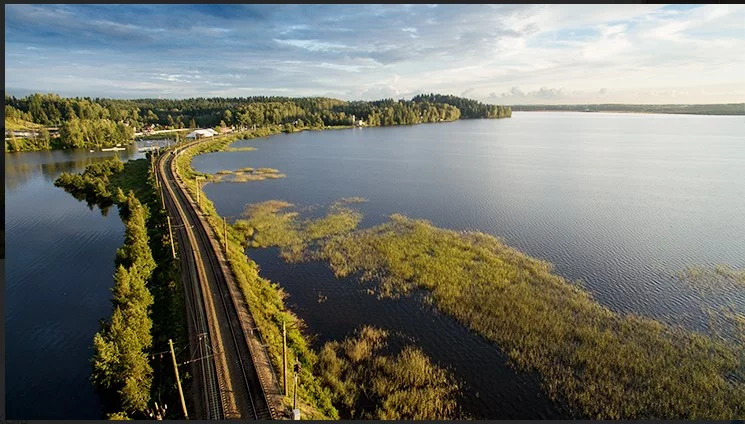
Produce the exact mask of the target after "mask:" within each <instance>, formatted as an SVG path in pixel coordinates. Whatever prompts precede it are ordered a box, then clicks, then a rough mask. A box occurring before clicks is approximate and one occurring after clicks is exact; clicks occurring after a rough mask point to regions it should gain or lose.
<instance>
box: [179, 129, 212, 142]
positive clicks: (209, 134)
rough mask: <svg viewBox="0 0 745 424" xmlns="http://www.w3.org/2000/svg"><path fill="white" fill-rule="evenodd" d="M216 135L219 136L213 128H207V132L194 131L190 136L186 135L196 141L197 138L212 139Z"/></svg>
mask: <svg viewBox="0 0 745 424" xmlns="http://www.w3.org/2000/svg"><path fill="white" fill-rule="evenodd" d="M214 135H217V131H215V130H213V129H212V128H207V129H206V130H203V129H199V130H194V131H192V132H190V133H189V134H186V138H187V139H190V140H194V139H197V138H204V137H212V136H214Z"/></svg>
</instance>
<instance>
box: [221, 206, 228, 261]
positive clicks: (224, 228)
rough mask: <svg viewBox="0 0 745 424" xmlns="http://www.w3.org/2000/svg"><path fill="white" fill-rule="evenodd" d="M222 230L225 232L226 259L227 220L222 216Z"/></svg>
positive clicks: (226, 247)
mask: <svg viewBox="0 0 745 424" xmlns="http://www.w3.org/2000/svg"><path fill="white" fill-rule="evenodd" d="M222 231H223V234H225V260H227V259H228V220H227V218H225V217H224V216H223V217H222Z"/></svg>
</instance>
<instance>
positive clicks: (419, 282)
mask: <svg viewBox="0 0 745 424" xmlns="http://www.w3.org/2000/svg"><path fill="white" fill-rule="evenodd" d="M273 205H275V206H277V205H280V206H281V208H279V209H274V210H273V209H272V208H262V207H259V208H258V209H255V208H254V207H252V206H251V207H249V209H248V210H247V215H248V216H249V221H250V220H251V219H256V218H257V217H259V216H260V217H261V220H262V222H265V223H270V226H271V225H273V224H274V223H276V222H277V221H273V219H278V220H279V221H280V222H281V225H277V226H275V227H273V228H272V231H266V230H264V232H263V233H262V230H261V229H260V228H258V227H254V231H255V233H254V235H253V237H254V239H256V238H257V237H263V238H261V243H260V244H261V245H278V246H280V247H284V246H286V245H287V244H288V240H295V239H296V237H298V236H297V235H296V234H295V233H299V234H301V235H300V236H299V238H300V239H303V236H302V234H303V233H304V231H306V232H307V225H306V226H303V225H302V224H301V223H300V221H299V218H298V217H297V215H296V214H293V213H287V212H282V213H280V212H279V211H280V210H284V209H285V208H286V207H288V204H283V203H281V202H279V201H274V203H273ZM257 212H260V213H257ZM267 214H268V215H271V214H274V215H275V217H274V218H273V217H271V216H267ZM311 228H312V226H311ZM288 229H291V230H292V231H289V230H288ZM298 229H304V231H298ZM321 233H325V236H324V235H322V234H321ZM262 234H263V235H262ZM275 234H278V236H276V238H274V237H275ZM315 235H316V236H322V237H323V239H322V240H320V243H317V246H318V250H316V251H315V252H313V253H311V254H304V255H300V256H299V257H301V258H306V259H307V258H319V259H324V260H327V261H328V262H329V263H330V265H331V267H332V269H333V271H334V273H335V274H336V275H337V276H338V277H344V276H347V275H352V274H353V275H359V277H360V278H361V279H362V280H368V281H369V280H374V281H376V282H378V284H379V287H380V293H381V294H382V295H384V296H397V295H401V294H405V293H407V292H409V291H410V290H412V289H414V288H423V289H426V290H428V291H429V293H430V298H431V300H432V301H433V303H435V304H436V305H437V306H438V308H439V309H440V310H442V311H444V312H445V313H448V314H449V315H452V316H453V317H455V318H456V319H458V320H459V321H460V322H462V323H463V324H464V325H466V326H467V327H469V328H470V329H471V330H473V331H475V332H477V333H478V334H481V335H482V336H484V337H486V338H487V339H489V340H492V341H493V342H495V343H496V344H497V345H499V346H500V347H501V348H502V349H503V350H504V351H505V352H506V353H507V354H508V355H509V357H510V358H511V360H512V362H513V364H514V365H515V366H517V367H519V368H521V369H525V370H535V371H538V372H539V373H540V374H541V375H542V378H543V383H544V386H545V387H546V389H547V391H548V393H549V394H550V395H551V396H552V397H553V398H554V399H557V400H563V401H565V402H566V403H567V404H568V405H569V406H570V407H571V408H572V409H573V410H574V412H575V413H576V415H577V416H584V417H590V418H604V419H619V418H626V419H631V418H676V419H680V418H686V419H695V418H717V419H733V418H739V417H743V416H744V415H745V346H743V344H742V342H741V341H740V342H738V339H730V340H727V341H725V340H717V339H715V338H712V337H709V336H706V335H702V334H699V333H694V332H690V331H686V330H684V329H682V328H679V327H670V326H665V325H663V324H661V323H659V322H657V321H654V320H651V319H647V318H642V317H639V316H636V315H621V314H618V313H615V312H613V311H611V310H609V309H608V308H606V307H604V306H602V305H600V304H599V303H598V302H597V301H595V300H594V299H592V296H591V295H590V294H589V293H588V292H587V291H585V290H583V289H582V288H580V287H579V286H577V285H574V284H571V283H570V282H568V281H566V280H565V279H563V278H562V277H560V276H558V275H556V274H554V273H553V272H552V267H551V265H550V264H549V263H547V262H544V261H540V260H537V259H535V258H531V257H529V256H527V255H525V254H523V253H521V252H519V251H518V250H516V249H514V248H511V247H509V246H506V245H505V244H503V243H502V242H501V241H500V240H499V239H497V238H495V237H493V236H490V235H487V234H483V233H480V232H455V231H451V230H446V229H441V228H437V227H435V226H433V225H432V224H430V223H429V222H427V221H424V220H415V219H410V218H407V217H405V216H402V215H392V216H391V217H390V221H388V222H386V223H384V224H381V225H378V226H375V227H373V228H368V229H362V230H356V231H352V228H349V227H347V228H344V229H343V230H342V231H339V232H331V233H329V232H327V231H321V232H319V233H317V234H315ZM306 237H307V236H306ZM290 245H291V244H290ZM716 272H718V273H719V274H723V273H724V274H725V275H727V276H730V277H731V278H732V281H734V282H738V281H739V275H740V274H737V273H732V272H729V271H726V272H725V270H718V271H716ZM733 284H734V283H733Z"/></svg>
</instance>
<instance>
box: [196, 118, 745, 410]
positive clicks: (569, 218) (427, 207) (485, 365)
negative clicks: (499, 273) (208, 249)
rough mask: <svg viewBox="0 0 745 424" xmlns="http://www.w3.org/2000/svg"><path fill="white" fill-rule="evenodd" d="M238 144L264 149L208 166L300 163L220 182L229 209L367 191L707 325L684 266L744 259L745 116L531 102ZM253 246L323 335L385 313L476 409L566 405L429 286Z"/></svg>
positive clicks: (368, 208)
mask: <svg viewBox="0 0 745 424" xmlns="http://www.w3.org/2000/svg"><path fill="white" fill-rule="evenodd" d="M237 145H239V146H240V145H248V146H255V147H257V148H258V150H257V151H253V152H229V153H228V152H222V153H212V154H208V155H203V156H200V157H197V158H196V159H195V161H194V164H195V167H196V168H197V169H199V170H201V171H205V172H216V171H218V170H221V169H237V168H240V167H244V166H252V167H272V168H278V169H279V170H280V171H281V172H283V173H285V174H287V178H285V179H280V180H265V181H260V182H252V183H244V184H235V183H219V184H210V185H208V186H207V187H205V191H206V193H207V195H208V196H209V197H210V198H211V199H212V200H213V201H214V203H215V206H216V207H217V210H218V212H219V213H220V214H222V215H227V216H229V217H237V216H239V215H240V213H241V211H242V210H243V208H244V206H245V205H246V203H252V202H258V201H263V200H268V199H282V200H287V201H290V202H293V203H295V204H297V205H298V206H302V207H308V206H310V207H313V208H316V209H315V210H313V211H312V212H311V213H323V208H324V207H325V206H327V205H328V204H330V203H331V202H333V201H334V200H336V199H338V198H340V197H346V196H363V197H365V198H368V199H369V202H368V203H365V204H362V205H359V206H360V209H361V210H362V211H363V212H364V213H365V219H364V221H363V222H362V224H361V225H362V226H363V227H366V226H371V225H375V224H377V223H380V222H383V221H385V220H386V217H387V216H388V215H389V214H391V213H397V212H398V213H404V214H406V215H408V216H410V217H416V218H426V219H428V220H430V221H432V222H433V223H434V224H435V225H437V226H441V227H447V228H453V229H477V230H481V231H484V232H488V233H490V234H493V235H496V236H499V237H502V238H503V239H504V240H505V241H506V242H507V243H508V244H510V245H512V246H514V247H517V248H519V249H521V250H522V251H524V252H526V253H528V254H530V255H532V256H536V257H538V258H541V259H545V260H548V261H550V262H552V263H554V264H555V267H556V272H557V273H559V274H561V275H563V276H564V277H566V278H568V279H571V280H582V282H583V283H584V284H585V286H586V287H587V288H588V289H589V290H590V291H591V292H592V293H593V295H594V296H595V297H596V299H598V300H599V301H600V302H601V303H603V304H605V305H608V306H609V307H611V308H612V309H614V310H617V311H620V312H634V313H638V314H643V315H647V316H652V317H655V318H658V319H661V320H664V321H667V322H671V323H679V324H682V325H685V326H688V327H691V328H700V327H701V323H702V321H701V317H702V314H701V312H700V309H699V308H698V306H697V296H696V295H695V293H693V292H692V291H690V290H688V289H687V288H686V287H683V286H681V284H680V283H679V282H677V280H676V279H675V278H673V275H674V274H675V273H677V272H678V271H680V270H682V269H683V268H684V267H686V266H689V265H712V264H719V263H721V264H728V265H731V266H734V267H739V268H743V267H745V119H743V117H710V116H685V115H642V114H588V113H541V112H532V113H531V112H523V113H520V112H517V113H515V114H514V115H513V117H512V118H511V119H502V120H475V121H458V122H454V123H443V124H428V125H418V126H410V127H390V128H365V129H350V130H338V131H325V132H303V133H299V134H289V135H278V136H273V137H270V138H266V139H261V140H251V141H243V142H239V143H238V144H237ZM248 253H249V255H251V257H252V258H254V259H255V260H256V261H257V262H258V263H259V265H260V266H261V268H262V275H264V276H266V277H268V278H270V279H272V280H273V281H277V282H279V283H280V284H281V285H282V286H283V287H285V288H286V289H287V290H288V292H289V293H290V295H291V297H290V299H289V301H290V304H291V305H292V306H293V308H294V309H295V310H296V311H297V313H298V314H299V315H300V316H301V317H302V318H303V319H305V321H306V322H307V324H308V327H309V332H311V333H313V334H315V335H316V343H317V344H320V343H322V342H324V341H327V340H330V339H338V338H342V337H345V336H347V335H349V334H350V333H351V332H352V331H353V330H354V329H355V328H357V327H359V326H360V325H363V324H374V325H377V326H380V327H383V328H386V329H388V330H390V331H391V332H392V333H394V335H395V336H394V340H393V341H392V344H393V345H394V346H397V345H401V344H403V343H416V344H417V345H419V346H420V347H422V349H423V350H425V352H427V353H428V354H429V355H430V356H431V357H432V358H433V359H434V360H435V361H437V362H438V363H439V364H441V365H443V366H447V367H450V368H451V369H452V370H453V372H454V374H455V375H456V377H458V378H459V379H461V380H462V381H463V382H464V386H465V389H464V391H463V399H462V402H461V403H462V405H463V406H464V409H465V411H466V412H467V413H470V414H471V415H472V416H474V417H483V418H538V417H558V416H562V415H563V414H564V413H563V412H561V410H560V408H559V407H557V406H556V405H554V404H553V403H551V402H549V401H547V400H546V397H545V395H544V394H543V393H542V391H541V389H540V386H539V385H538V384H537V382H536V378H535V377H534V376H531V375H526V374H524V373H515V372H513V371H512V370H511V369H510V368H509V366H507V365H506V364H505V358H504V356H503V355H502V354H501V353H500V352H499V351H498V349H497V348H496V347H495V346H494V345H491V344H489V343H487V342H485V341H484V340H482V339H480V338H479V337H476V336H474V335H472V334H470V333H469V332H467V331H465V330H464V329H463V328H462V327H460V326H459V325H458V324H457V323H455V322H453V321H452V320H451V319H449V318H448V317H445V316H442V315H439V314H437V313H436V311H433V310H432V309H431V308H429V307H427V306H425V305H424V304H423V303H422V302H421V301H420V300H419V297H418V296H412V297H410V298H405V299H400V300H386V301H378V300H376V299H375V298H374V297H373V296H370V295H368V294H367V293H366V292H365V291H364V290H363V288H362V287H361V286H360V285H359V284H358V283H357V282H355V281H348V280H337V279H335V278H334V277H333V275H332V274H331V273H330V271H329V269H328V267H327V266H326V265H324V264H320V263H311V264H297V265H287V264H284V263H282V262H281V261H280V260H279V259H278V258H277V254H276V251H274V250H273V249H266V250H251V251H249V252H248ZM319 294H320V295H322V296H327V299H328V300H326V301H325V302H319ZM732 300H733V301H734V302H736V303H737V304H738V305H739V306H740V307H743V305H745V299H743V298H742V296H741V297H740V298H735V299H732Z"/></svg>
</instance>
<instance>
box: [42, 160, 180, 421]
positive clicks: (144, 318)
mask: <svg viewBox="0 0 745 424" xmlns="http://www.w3.org/2000/svg"><path fill="white" fill-rule="evenodd" d="M149 168H150V166H149V163H148V160H147V159H138V160H134V161H129V162H127V163H122V162H121V161H120V160H119V159H118V158H114V159H111V160H106V161H102V162H97V163H93V164H90V165H88V166H87V167H86V168H85V171H83V172H82V173H80V174H72V173H67V172H63V173H62V174H61V175H60V177H59V178H58V179H57V180H56V181H55V185H57V186H59V187H62V188H64V189H65V190H66V191H68V192H70V193H71V194H72V195H73V196H75V197H76V198H77V199H79V200H86V201H87V202H88V203H89V205H93V204H96V205H98V206H99V207H100V208H101V212H102V213H105V211H106V210H107V208H108V207H110V206H111V205H112V204H116V205H117V206H118V207H119V215H120V216H121V218H122V220H123V221H124V224H125V231H124V243H123V244H122V246H121V247H120V248H119V249H118V250H117V252H116V262H115V271H114V286H113V287H112V299H111V301H112V304H113V310H112V315H111V317H110V319H108V320H106V321H102V322H101V328H100V330H99V331H98V332H97V333H96V335H95V336H94V338H93V358H92V359H91V364H92V368H93V369H92V371H93V372H92V375H91V380H92V381H93V383H94V384H95V387H96V388H97V389H98V390H99V392H100V393H101V394H102V395H103V397H102V399H103V400H104V404H105V409H106V412H107V417H108V418H110V419H125V418H127V417H132V418H145V417H146V411H147V410H148V408H150V407H151V406H152V402H153V400H157V401H158V402H160V403H161V404H162V403H163V402H164V401H165V402H167V403H168V404H170V405H177V404H178V396H177V393H176V390H175V381H174V377H173V368H172V366H171V365H170V362H169V361H164V360H163V359H162V358H161V357H159V356H156V355H151V353H152V351H153V350H155V351H163V350H165V349H166V348H167V346H168V344H167V341H168V339H171V338H172V339H174V342H175V343H176V344H177V346H184V345H186V343H187V335H186V323H185V318H186V317H185V313H184V311H185V309H184V303H183V302H184V299H183V293H182V290H181V288H180V285H179V284H177V283H176V281H178V277H179V271H178V268H177V267H176V264H175V262H174V260H173V259H172V256H171V245H170V241H169V238H168V235H167V234H168V230H167V226H166V212H165V210H163V209H162V208H161V207H160V201H159V200H158V197H157V195H156V189H155V186H154V180H153V177H152V174H150V173H149V172H148V170H149ZM125 192H126V193H127V194H126V195H125V194H124V193H125ZM185 377H186V376H185ZM185 380H186V383H187V384H188V382H189V379H188V378H185ZM169 412H171V411H169ZM177 414H178V412H177V411H176V410H175V409H174V411H173V412H171V416H175V415H177Z"/></svg>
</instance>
